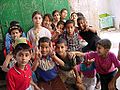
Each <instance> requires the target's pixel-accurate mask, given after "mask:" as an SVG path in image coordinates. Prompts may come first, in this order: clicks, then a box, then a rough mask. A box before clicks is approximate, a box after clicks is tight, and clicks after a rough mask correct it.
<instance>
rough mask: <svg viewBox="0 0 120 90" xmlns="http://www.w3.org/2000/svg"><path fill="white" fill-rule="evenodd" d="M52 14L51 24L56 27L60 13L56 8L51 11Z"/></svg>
mask: <svg viewBox="0 0 120 90" xmlns="http://www.w3.org/2000/svg"><path fill="white" fill-rule="evenodd" d="M52 16H53V26H54V27H55V28H56V26H57V23H58V22H59V21H60V13H59V11H58V10H54V11H53V12H52Z"/></svg>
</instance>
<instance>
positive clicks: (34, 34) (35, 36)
mask: <svg viewBox="0 0 120 90" xmlns="http://www.w3.org/2000/svg"><path fill="white" fill-rule="evenodd" d="M32 20H33V23H34V27H33V28H32V29H30V30H29V31H28V33H27V38H28V40H29V41H30V43H31V44H32V46H33V47H36V46H38V40H39V38H40V37H45V36H46V37H49V38H50V39H51V32H50V31H49V30H48V29H46V28H44V27H42V26H41V24H42V14H41V13H40V12H39V11H35V12H34V13H33V14H32Z"/></svg>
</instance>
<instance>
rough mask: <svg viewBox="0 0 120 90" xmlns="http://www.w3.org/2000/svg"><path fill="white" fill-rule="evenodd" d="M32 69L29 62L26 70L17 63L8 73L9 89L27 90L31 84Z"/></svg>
mask: <svg viewBox="0 0 120 90" xmlns="http://www.w3.org/2000/svg"><path fill="white" fill-rule="evenodd" d="M31 76H32V71H31V69H30V66H29V65H28V64H27V65H26V66H25V69H24V70H21V69H19V68H18V67H17V66H16V65H15V66H14V67H12V68H11V69H10V70H9V71H8V73H7V90H26V89H27V88H28V87H29V85H30V80H31Z"/></svg>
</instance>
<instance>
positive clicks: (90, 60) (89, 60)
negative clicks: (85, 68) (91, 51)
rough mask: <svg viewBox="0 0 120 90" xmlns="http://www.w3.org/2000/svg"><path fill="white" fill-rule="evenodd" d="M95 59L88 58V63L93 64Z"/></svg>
mask: <svg viewBox="0 0 120 90" xmlns="http://www.w3.org/2000/svg"><path fill="white" fill-rule="evenodd" d="M94 61H95V58H92V59H88V60H87V61H86V63H87V64H88V65H89V64H92V63H93V62H94Z"/></svg>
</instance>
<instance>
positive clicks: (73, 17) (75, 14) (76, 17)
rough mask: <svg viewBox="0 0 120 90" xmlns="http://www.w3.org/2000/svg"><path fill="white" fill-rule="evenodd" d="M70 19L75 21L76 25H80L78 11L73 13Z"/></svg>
mask: <svg viewBox="0 0 120 90" xmlns="http://www.w3.org/2000/svg"><path fill="white" fill-rule="evenodd" d="M70 19H71V20H73V21H74V22H75V27H78V25H77V19H78V16H77V13H75V12H73V13H71V15H70Z"/></svg>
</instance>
